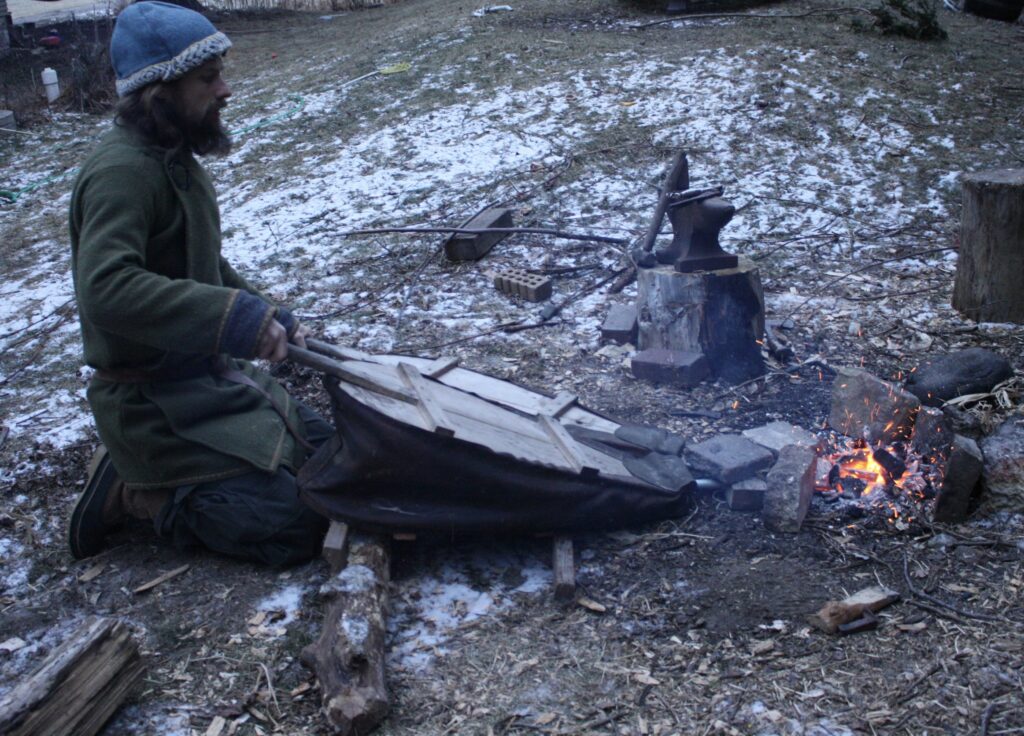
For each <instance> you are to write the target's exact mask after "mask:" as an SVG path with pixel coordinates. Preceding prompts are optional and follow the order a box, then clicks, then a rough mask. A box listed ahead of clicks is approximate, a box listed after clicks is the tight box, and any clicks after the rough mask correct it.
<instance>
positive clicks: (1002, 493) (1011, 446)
mask: <svg viewBox="0 0 1024 736" xmlns="http://www.w3.org/2000/svg"><path fill="white" fill-rule="evenodd" d="M1021 422H1022V420H1010V421H1008V422H1005V423H1003V425H1002V426H1001V427H999V429H998V430H996V433H995V434H993V435H991V436H989V437H986V438H985V439H983V440H982V441H981V451H982V453H983V454H984V457H985V470H984V472H983V474H982V488H983V500H982V506H983V508H984V509H985V510H986V511H1009V512H1011V513H1017V514H1019V513H1024V424H1022V423H1021Z"/></svg>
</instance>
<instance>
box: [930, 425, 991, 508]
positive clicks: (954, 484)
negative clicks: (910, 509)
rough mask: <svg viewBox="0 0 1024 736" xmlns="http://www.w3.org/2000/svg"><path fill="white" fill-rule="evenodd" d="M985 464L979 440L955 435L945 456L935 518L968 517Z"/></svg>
mask: <svg viewBox="0 0 1024 736" xmlns="http://www.w3.org/2000/svg"><path fill="white" fill-rule="evenodd" d="M984 465H985V459H984V457H983V456H982V454H981V448H979V447H978V444H977V443H976V442H975V441H974V440H972V439H971V438H970V437H962V436H961V435H956V437H954V439H953V443H952V449H951V450H950V453H949V459H948V460H946V473H945V475H944V476H943V477H942V485H941V486H940V487H939V492H938V494H937V495H936V497H935V509H934V511H933V512H932V519H933V520H934V521H940V522H958V521H963V520H964V519H966V518H967V510H968V508H969V506H970V503H971V497H972V496H973V495H974V489H975V488H977V486H978V481H980V480H981V471H982V469H983V468H984Z"/></svg>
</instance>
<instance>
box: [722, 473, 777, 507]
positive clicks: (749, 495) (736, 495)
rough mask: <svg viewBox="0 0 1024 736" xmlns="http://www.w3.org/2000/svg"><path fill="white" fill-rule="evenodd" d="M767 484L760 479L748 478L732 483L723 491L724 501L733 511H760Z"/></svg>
mask: <svg viewBox="0 0 1024 736" xmlns="http://www.w3.org/2000/svg"><path fill="white" fill-rule="evenodd" d="M767 490H768V484H767V483H765V482H764V481H763V480H761V479H760V478H748V479H747V480H741V481H740V482H738V483H733V484H732V485H731V486H729V487H728V488H727V489H726V491H725V500H726V501H727V502H728V503H729V508H730V509H732V510H733V511H760V510H761V509H762V507H763V506H764V494H765V492H767Z"/></svg>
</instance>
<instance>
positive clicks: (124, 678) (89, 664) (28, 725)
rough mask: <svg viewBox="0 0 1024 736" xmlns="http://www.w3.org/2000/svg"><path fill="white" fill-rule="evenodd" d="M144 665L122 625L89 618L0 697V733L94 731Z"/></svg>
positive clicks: (30, 734)
mask: <svg viewBox="0 0 1024 736" xmlns="http://www.w3.org/2000/svg"><path fill="white" fill-rule="evenodd" d="M142 671H143V667H142V660H141V657H140V656H139V647H138V645H137V644H136V643H135V641H134V640H133V639H132V637H131V634H130V632H129V631H128V629H127V627H125V626H124V625H123V624H122V623H121V622H119V621H117V620H115V619H112V618H98V617H95V616H91V617H89V618H87V619H86V620H85V622H84V623H83V624H82V625H81V626H80V627H79V628H77V629H76V630H75V631H74V633H73V634H72V635H71V636H70V638H68V639H67V640H66V641H65V642H64V643H62V644H61V645H60V646H59V647H57V648H56V649H54V650H53V652H52V654H50V656H48V657H47V658H46V660H45V661H44V662H43V664H42V666H40V668H39V669H38V670H36V671H35V672H34V673H32V675H31V676H29V677H27V678H22V679H21V680H20V682H19V683H18V685H17V686H15V687H14V688H13V689H12V690H10V691H9V692H8V693H7V694H6V695H4V696H3V697H2V698H0V733H2V734H6V735H7V736H33V735H35V734H83V735H85V736H92V735H93V734H96V733H99V731H100V729H101V728H102V727H103V724H104V723H106V722H107V720H108V719H109V718H110V716H111V715H112V714H113V712H114V711H115V710H116V709H117V708H118V706H119V705H120V704H121V703H122V702H124V699H125V698H126V697H127V695H128V693H129V692H131V690H132V688H134V687H135V686H136V685H138V683H139V681H140V679H141V675H142Z"/></svg>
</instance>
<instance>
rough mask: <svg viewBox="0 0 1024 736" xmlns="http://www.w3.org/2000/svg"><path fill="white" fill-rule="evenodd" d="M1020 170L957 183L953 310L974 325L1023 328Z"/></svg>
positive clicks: (1023, 185) (1023, 172)
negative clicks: (957, 239)
mask: <svg viewBox="0 0 1024 736" xmlns="http://www.w3.org/2000/svg"><path fill="white" fill-rule="evenodd" d="M1022 278H1024V169H1002V170H998V171H983V172H979V173H975V174H968V175H966V176H964V179H963V213H962V215H961V224H960V258H959V261H958V262H957V267H956V282H955V283H954V286H953V307H954V308H955V309H957V310H959V311H961V312H963V313H964V314H965V315H966V316H967V317H970V318H971V319H973V320H977V321H979V322H1017V323H1024V289H1021V288H1020V284H1021V279H1022Z"/></svg>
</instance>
